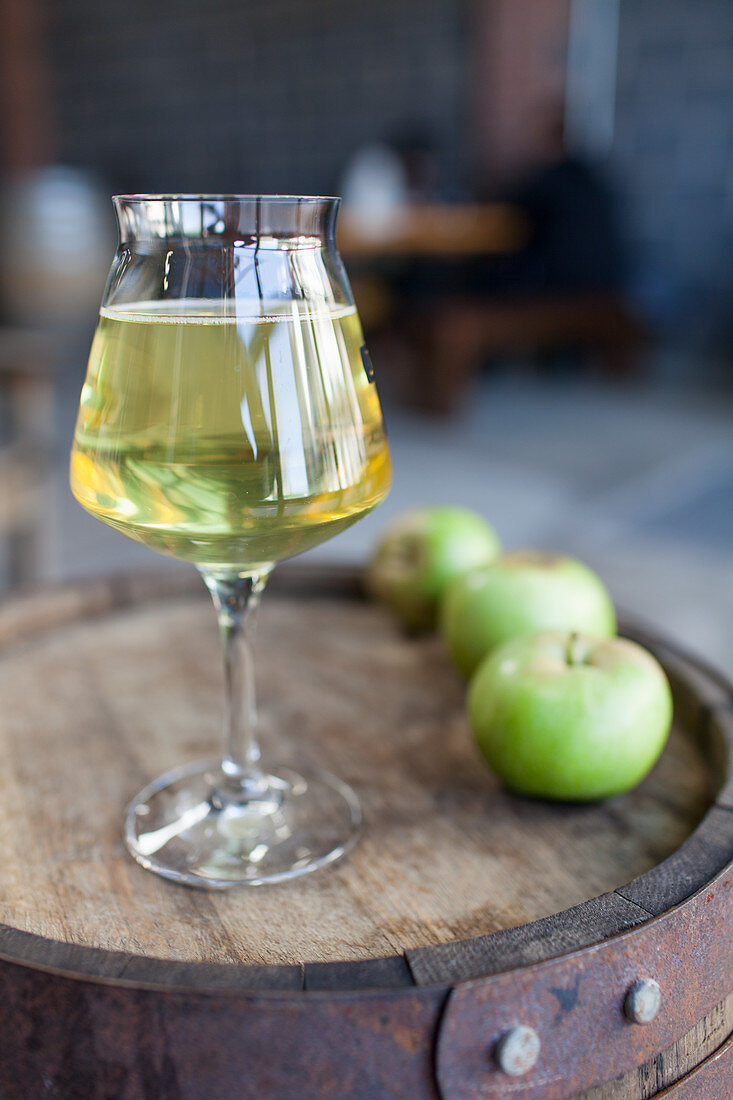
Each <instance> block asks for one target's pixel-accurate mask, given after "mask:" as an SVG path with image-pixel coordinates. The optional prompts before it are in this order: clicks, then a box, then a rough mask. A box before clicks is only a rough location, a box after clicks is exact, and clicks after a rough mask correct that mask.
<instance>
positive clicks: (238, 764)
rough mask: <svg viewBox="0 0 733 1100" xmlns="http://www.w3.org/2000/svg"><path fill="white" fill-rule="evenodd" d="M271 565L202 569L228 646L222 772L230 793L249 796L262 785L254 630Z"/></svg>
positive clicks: (224, 640)
mask: <svg viewBox="0 0 733 1100" xmlns="http://www.w3.org/2000/svg"><path fill="white" fill-rule="evenodd" d="M271 569H272V566H266V567H264V568H262V569H258V570H257V571H254V572H252V573H247V574H244V575H240V574H238V573H210V572H208V571H206V570H202V571H201V572H202V576H203V578H204V581H205V583H206V587H207V588H208V589H209V592H210V593H211V597H212V599H213V601H214V607H215V608H216V611H217V615H218V618H219V631H220V633H221V640H222V647H223V650H224V686H225V711H224V737H225V745H226V747H225V751H224V756H223V758H222V771H223V772H224V775H225V777H226V779H227V781H228V783H227V786H228V788H229V790H230V793H233V794H236V795H238V796H239V797H240V798H241V797H243V798H245V799H246V798H248V797H251V796H254V795H256V794H257V793H258V792H259V791H261V790H262V787H263V784H264V779H263V775H262V771H261V770H260V747H259V744H258V742H257V699H256V694H255V678H254V657H253V652H252V634H253V630H254V620H255V613H256V611H257V606H258V604H259V602H260V596H261V595H262V592H263V590H264V588H265V585H266V584H267V578H268V577H269V575H270V572H271Z"/></svg>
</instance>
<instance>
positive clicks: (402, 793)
mask: <svg viewBox="0 0 733 1100" xmlns="http://www.w3.org/2000/svg"><path fill="white" fill-rule="evenodd" d="M632 633H633V631H632ZM643 640H646V641H647V644H649V642H650V639H648V638H646V639H643ZM654 647H655V648H656V650H657V652H658V654H659V656H660V657H661V659H662V660H663V662H664V664H665V666H666V668H667V670H668V673H669V675H670V678H671V680H672V683H673V686H674V692H675V700H676V718H675V727H674V731H673V734H672V737H671V740H670V743H669V745H668V747H667V749H666V750H665V752H664V754H663V756H662V759H661V761H660V763H659V764H658V765H657V767H656V768H655V770H654V771H653V773H652V774H651V775H650V776H649V777H648V778H647V780H646V781H645V782H644V783H642V784H641V786H640V787H639V788H638V789H637V790H635V791H634V792H633V793H631V794H629V795H626V796H624V797H621V798H615V799H612V800H610V801H608V802H606V803H605V804H603V805H599V806H591V805H579V806H563V805H554V804H549V803H544V802H541V801H531V800H527V799H521V798H517V797H513V796H511V795H509V794H508V793H506V792H505V791H503V790H502V789H501V787H500V786H499V784H498V783H497V781H496V780H495V779H494V777H493V776H492V775H491V773H490V772H489V771H488V769H486V768H485V767H484V766H483V764H482V763H481V761H480V760H479V758H478V755H477V753H476V751H475V748H474V747H473V744H472V741H471V738H470V735H469V731H468V728H467V724H466V720H465V716H464V708H463V700H464V690H465V689H464V686H463V684H462V683H461V681H460V679H459V678H458V676H457V675H456V673H455V672H454V671H453V669H452V668H451V666H450V663H449V661H448V659H447V657H446V654H445V652H444V650H443V648H442V646H441V643H440V641H439V640H438V639H436V638H427V639H419V640H410V639H406V638H404V637H402V636H401V635H400V634H399V632H398V631H397V630H396V628H395V627H394V625H393V624H392V623H391V622H390V621H389V620H388V618H387V617H386V616H385V615H384V614H383V613H382V611H381V610H380V609H378V608H376V607H373V606H370V605H368V604H367V603H365V602H363V601H362V600H361V599H360V598H359V594H358V577H357V576H356V574H355V573H354V572H353V571H350V570H348V569H343V570H338V569H331V570H316V569H312V568H311V569H307V568H305V567H300V568H295V567H291V568H290V569H288V568H287V567H284V568H282V569H281V570H279V571H278V572H276V574H275V576H274V577H273V582H272V588H271V591H269V592H268V594H267V597H266V599H265V601H264V603H263V607H262V613H261V620H260V628H259V639H258V650H259V654H258V680H259V687H260V698H261V706H262V726H263V740H264V742H265V744H266V745H268V746H269V747H270V748H271V750H272V751H273V752H274V753H275V755H276V756H277V757H279V758H281V759H288V760H290V761H293V762H295V761H298V760H300V761H301V762H303V763H304V764H307V765H309V766H314V765H319V764H321V765H324V766H326V767H328V768H329V769H331V770H332V771H334V772H335V773H336V774H338V775H340V776H342V777H343V778H344V779H346V780H347V781H349V782H350V783H352V784H353V785H354V787H355V788H356V790H357V791H358V793H359V796H360V798H361V801H362V804H363V808H364V811H365V821H366V827H365V830H364V834H363V836H362V838H361V840H360V843H359V844H358V845H357V847H356V848H355V850H354V851H353V853H352V854H351V856H350V857H349V858H348V859H346V860H344V861H343V862H342V863H340V864H338V865H336V866H335V867H333V868H331V869H327V870H324V871H322V872H319V873H317V874H314V875H312V876H307V877H306V878H304V879H303V880H301V881H299V882H294V883H289V884H283V885H279V886H274V887H262V888H259V889H245V890H239V891H233V892H228V893H208V892H204V891H195V890H190V889H187V888H184V887H180V886H175V885H172V884H170V883H167V882H165V881H163V880H161V879H158V878H157V877H156V876H154V875H151V874H149V873H148V872H145V871H143V870H142V869H141V868H140V867H138V866H137V864H135V863H134V862H133V861H132V859H131V858H129V857H128V855H127V854H126V852H125V850H124V849H123V845H122V840H121V818H122V810H123V807H124V805H125V803H126V802H127V800H128V799H129V798H130V797H131V796H132V795H133V794H134V793H135V792H136V791H137V790H138V789H139V788H140V786H141V785H142V784H143V783H144V782H145V781H146V780H148V779H150V778H151V777H152V776H154V775H156V774H158V773H160V772H161V771H163V770H165V769H167V768H169V767H170V766H172V765H176V764H181V763H183V762H185V761H187V760H193V759H196V758H198V757H202V756H208V755H211V753H212V750H214V751H215V750H216V748H217V747H218V742H219V713H220V705H221V699H220V692H221V672H220V658H219V650H218V637H217V630H216V624H215V618H214V614H213V611H212V609H211V607H210V605H209V603H208V598H207V597H206V595H205V593H204V591H203V586H201V585H200V582H199V581H198V579H197V578H196V577H195V575H191V576H189V575H188V574H187V573H184V574H182V575H180V574H178V573H171V574H164V575H160V574H159V575H157V576H155V577H143V578H139V577H138V578H122V579H117V580H115V581H107V580H105V581H94V582H91V583H85V584H83V585H79V586H70V587H64V588H58V589H55V590H50V591H47V592H45V593H41V594H40V595H34V596H31V597H27V598H16V599H14V600H12V601H10V602H6V603H5V604H4V606H3V607H2V608H0V654H1V655H0V753H1V754H2V764H3V766H2V770H1V771H0V776H1V778H0V783H1V785H2V800H1V801H0V853H1V856H0V858H1V860H2V888H1V890H0V922H1V923H2V927H0V983H1V988H2V997H0V1095H1V1096H2V1097H3V1098H4V1100H15V1098H16V1097H19V1098H21V1097H22V1098H23V1100H28V1098H35V1097H53V1098H63V1100H74V1098H77V1097H79V1098H84V1100H102V1098H104V1100H117V1098H119V1100H137V1098H141V1100H143V1098H145V1100H147V1098H155V1100H199V1098H202V1100H203V1098H204V1097H205V1098H207V1100H210V1098H213V1100H230V1098H231V1100H234V1098H235V1097H236V1098H238V1100H239V1098H242V1097H246V1098H248V1097H256V1098H263V1100H280V1098H288V1100H293V1098H296V1100H309V1098H312V1097H330V1098H338V1100H341V1098H357V1100H358V1098H370V1100H371V1098H380V1100H381V1098H389V1097H399V1098H409V1100H421V1098H423V1097H425V1098H427V1097H438V1096H439V1097H442V1098H443V1100H464V1098H465V1100H469V1098H470V1100H474V1098H479V1097H480V1098H487V1100H490V1098H494V1097H497V1098H501V1097H510V1098H511V1100H517V1098H538V1100H539V1098H542V1100H553V1098H555V1100H559V1098H563V1097H569V1096H582V1097H584V1098H586V1100H590V1098H593V1100H601V1098H603V1100H616V1098H620V1097H624V1098H634V1100H637V1098H643V1097H650V1096H665V1097H666V1096H674V1097H675V1098H676V1100H685V1098H692V1097H695V1098H698V1100H699V1098H706V1097H710V1098H711V1100H712V1098H715V1100H724V1098H725V1097H728V1096H732V1095H733V1045H732V1041H731V1038H730V1037H729V1032H730V1031H731V1029H732V1028H733V998H731V997H730V996H729V994H730V990H731V987H733V934H732V933H733V927H732V926H733V889H732V888H731V887H732V884H733V865H732V864H731V862H730V860H731V854H732V848H733V773H732V772H731V756H732V754H733V710H731V705H732V703H733V696H731V690H730V688H729V687H728V685H727V684H726V683H725V682H724V681H723V680H722V679H721V678H720V677H719V676H717V675H716V674H714V673H711V672H710V671H708V670H706V669H705V668H703V667H701V666H700V665H699V664H698V663H696V662H695V661H693V660H691V659H689V658H687V657H684V656H683V655H681V654H679V653H677V652H676V651H675V650H674V649H673V648H672V647H670V646H668V645H666V644H664V643H658V642H657V643H655V644H654ZM653 982H656V983H657V985H658V987H659V990H660V991H661V1003H660V1004H659V1007H658V1011H657V1012H656V1014H654V1012H653V1009H654V1003H653V1002H654V996H653V994H654V992H655V987H654V985H653V984H650V983H653ZM639 983H641V984H639ZM650 1005H651V1009H650ZM645 1009H648V1010H649V1013H648V1014H650V1015H653V1018H652V1019H651V1020H650V1021H649V1022H646V1023H642V1022H640V1017H642V1016H643V1014H644V1011H645ZM533 1057H534V1062H533V1064H531V1065H530V1063H532V1060H533ZM520 1070H524V1072H512V1071H520Z"/></svg>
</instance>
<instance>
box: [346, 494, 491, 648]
mask: <svg viewBox="0 0 733 1100" xmlns="http://www.w3.org/2000/svg"><path fill="white" fill-rule="evenodd" d="M500 550H501V546H500V543H499V539H498V538H497V535H496V532H495V531H494V529H493V527H491V526H490V525H489V524H488V523H487V522H486V520H485V519H483V517H482V516H480V515H478V514H477V513H476V512H471V511H470V510H469V509H468V508H457V507H448V506H445V507H431V508H419V509H415V510H414V511H411V512H406V513H405V514H404V515H403V516H401V517H400V518H399V519H398V520H396V521H395V523H393V524H392V525H391V526H390V527H389V528H388V529H387V530H386V531H385V533H384V535H383V537H382V539H381V541H380V543H379V545H378V546H377V548H376V550H375V552H374V555H373V557H372V559H371V561H370V563H369V565H368V567H367V570H366V575H365V586H366V590H367V592H368V593H369V595H371V596H373V597H374V598H375V599H377V600H379V601H380V602H381V603H383V604H385V605H386V606H387V607H389V608H390V610H391V611H393V612H394V614H395V615H396V616H397V618H398V619H399V620H400V621H401V622H402V624H403V626H405V627H406V628H407V629H408V630H427V629H430V627H432V626H433V625H434V624H435V617H436V611H437V605H438V601H439V599H440V598H441V596H442V595H443V593H444V591H445V589H446V588H447V587H448V585H449V584H450V583H451V581H453V580H455V578H456V577H458V576H460V575H461V574H462V573H465V572H466V571H467V570H469V569H475V568H476V567H477V566H480V565H486V564H487V563H488V562H490V561H493V559H494V558H495V557H496V556H497V554H498V553H499V552H500Z"/></svg>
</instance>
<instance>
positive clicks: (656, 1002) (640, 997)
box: [624, 978, 662, 1024]
mask: <svg viewBox="0 0 733 1100" xmlns="http://www.w3.org/2000/svg"><path fill="white" fill-rule="evenodd" d="M661 1003H662V991H661V989H660V988H659V985H658V984H657V982H655V981H654V979H653V978H639V979H638V980H637V981H635V982H634V984H633V985H632V986H631V988H630V989H629V991H628V993H627V994H626V1000H625V1001H624V1012H625V1013H626V1015H627V1016H628V1018H629V1019H630V1020H631V1021H632V1023H635V1024H648V1023H651V1021H652V1020H653V1019H654V1017H655V1016H656V1014H657V1013H658V1012H659V1007H660V1005H661Z"/></svg>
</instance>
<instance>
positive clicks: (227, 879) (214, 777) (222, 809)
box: [125, 761, 361, 890]
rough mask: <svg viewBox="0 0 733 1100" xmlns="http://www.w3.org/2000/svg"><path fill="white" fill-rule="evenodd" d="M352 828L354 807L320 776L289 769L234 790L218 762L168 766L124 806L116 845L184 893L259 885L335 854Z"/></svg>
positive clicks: (357, 818) (342, 786)
mask: <svg viewBox="0 0 733 1100" xmlns="http://www.w3.org/2000/svg"><path fill="white" fill-rule="evenodd" d="M360 825H361V809H360V807H359V802H358V799H357V797H356V795H355V794H354V792H353V791H352V789H351V787H349V786H348V784H346V783H342V782H341V780H340V779H337V778H336V777H335V776H333V775H330V774H329V773H328V772H317V773H313V774H304V775H299V774H298V773H296V772H294V771H291V770H290V769H289V768H278V769H277V770H276V774H272V775H263V776H262V777H261V779H260V780H259V781H258V782H257V783H255V784H250V786H249V787H248V788H247V789H246V791H244V792H243V791H242V790H241V789H240V788H238V787H237V786H236V785H235V784H233V782H232V780H231V779H230V778H228V777H227V776H226V775H225V774H224V772H223V771H222V769H221V764H220V762H219V761H204V762H203V763H196V764H191V765H189V766H187V767H183V768H177V769H176V770H175V771H171V772H168V773H167V774H166V775H162V776H161V777H160V778H159V779H155V780H153V782H152V783H150V784H148V786H147V787H145V788H144V789H143V790H142V791H140V793H139V794H138V795H137V797H136V798H134V799H133V800H132V802H131V803H130V805H129V806H128V808H127V815H126V819H125V840H126V842H127V846H128V848H129V849H130V851H131V852H132V854H133V856H134V857H135V859H136V860H137V861H138V863H141V864H142V865H143V867H146V868H147V869H148V870H149V871H155V872H156V874H159V875H163V876H164V877H165V878H168V879H173V881H175V882H182V883H186V884H188V885H189V886H202V887H205V888H208V889H219V890H222V889H227V888H228V887H231V886H262V885H265V884H266V883H272V882H284V881H285V880H286V879H292V878H296V877H297V876H298V875H305V874H307V873H308V872H309V871H315V870H317V869H318V868H319V867H324V866H325V865H326V864H328V863H333V862H334V860H336V859H338V858H339V857H340V856H342V855H343V854H344V853H345V852H347V851H348V849H349V848H350V847H351V846H352V844H353V843H354V841H355V839H356V836H357V833H358V831H359V827H360Z"/></svg>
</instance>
